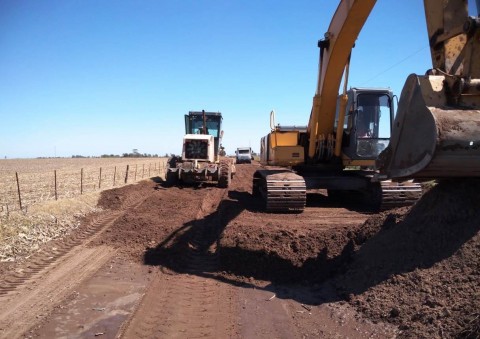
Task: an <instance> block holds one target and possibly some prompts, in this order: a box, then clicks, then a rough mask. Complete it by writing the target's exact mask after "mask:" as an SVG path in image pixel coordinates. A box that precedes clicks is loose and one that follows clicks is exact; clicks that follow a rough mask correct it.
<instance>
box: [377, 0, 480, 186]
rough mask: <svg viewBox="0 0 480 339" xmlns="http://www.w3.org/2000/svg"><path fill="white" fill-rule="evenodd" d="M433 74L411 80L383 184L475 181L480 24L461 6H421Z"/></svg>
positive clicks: (458, 1) (383, 159) (383, 161)
mask: <svg viewBox="0 0 480 339" xmlns="http://www.w3.org/2000/svg"><path fill="white" fill-rule="evenodd" d="M425 14H426V19H427V28H428V34H429V39H430V49H431V55H432V64H433V69H432V70H431V71H429V72H428V74H427V75H425V76H417V75H414V74H412V75H410V76H409V77H408V79H407V81H406V83H405V86H404V88H403V91H402V94H401V97H400V103H399V106H398V111H397V116H396V118H395V122H394V125H393V130H392V136H391V139H390V144H389V146H388V147H387V148H386V150H385V151H383V152H382V153H381V154H380V156H379V158H378V160H377V168H378V169H379V171H380V175H381V176H382V175H384V176H386V177H388V178H400V177H409V178H418V179H433V178H449V177H480V19H479V17H469V16H468V6H467V2H466V1H462V0H449V1H443V2H438V1H437V0H425Z"/></svg>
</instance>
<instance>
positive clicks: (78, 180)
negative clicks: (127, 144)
mask: <svg viewBox="0 0 480 339" xmlns="http://www.w3.org/2000/svg"><path fill="white" fill-rule="evenodd" d="M165 171H166V161H165V159H156V160H155V161H149V162H145V161H144V162H142V163H133V164H125V163H123V164H122V163H118V164H115V165H108V166H101V167H95V166H92V165H89V166H84V167H81V168H76V169H72V168H64V169H58V170H57V169H53V170H46V171H42V170H38V169H37V170H34V171H14V172H13V171H3V172H1V173H0V214H8V213H9V212H10V211H15V210H22V211H27V209H28V207H29V206H31V205H33V204H36V203H39V202H43V201H47V200H59V199H65V198H73V197H75V196H78V195H82V194H87V193H90V192H95V191H102V190H105V189H110V188H114V187H120V186H124V185H127V184H132V183H135V182H138V181H141V180H144V179H147V178H153V177H164V174H165Z"/></svg>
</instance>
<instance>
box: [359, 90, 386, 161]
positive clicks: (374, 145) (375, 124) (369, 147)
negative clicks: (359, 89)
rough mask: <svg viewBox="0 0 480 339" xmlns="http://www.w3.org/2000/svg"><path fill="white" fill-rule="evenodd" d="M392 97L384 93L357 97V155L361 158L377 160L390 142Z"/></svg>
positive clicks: (365, 94)
mask: <svg viewBox="0 0 480 339" xmlns="http://www.w3.org/2000/svg"><path fill="white" fill-rule="evenodd" d="M390 105H391V100H390V97H389V96H388V95H386V94H382V93H378V94H377V93H364V94H359V95H358V96H357V108H356V110H355V112H356V117H355V126H354V127H355V135H356V139H357V142H356V144H357V147H356V153H357V155H358V156H360V157H365V158H375V157H377V155H378V154H379V153H380V152H381V151H383V150H384V149H385V147H387V145H388V142H389V140H390V118H391V116H390V111H391V109H390Z"/></svg>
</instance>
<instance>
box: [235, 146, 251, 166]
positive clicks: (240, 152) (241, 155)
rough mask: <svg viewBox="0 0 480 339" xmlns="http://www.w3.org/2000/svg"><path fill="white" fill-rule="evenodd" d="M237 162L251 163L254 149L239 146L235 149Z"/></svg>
mask: <svg viewBox="0 0 480 339" xmlns="http://www.w3.org/2000/svg"><path fill="white" fill-rule="evenodd" d="M235 154H236V162H237V164H241V163H248V164H250V163H251V162H252V159H253V155H252V149H251V148H250V147H239V148H237V150H236V151H235Z"/></svg>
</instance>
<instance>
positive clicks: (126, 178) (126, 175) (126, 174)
mask: <svg viewBox="0 0 480 339" xmlns="http://www.w3.org/2000/svg"><path fill="white" fill-rule="evenodd" d="M128 168H129V165H127V172H126V173H125V183H127V181H128Z"/></svg>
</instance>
